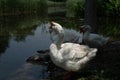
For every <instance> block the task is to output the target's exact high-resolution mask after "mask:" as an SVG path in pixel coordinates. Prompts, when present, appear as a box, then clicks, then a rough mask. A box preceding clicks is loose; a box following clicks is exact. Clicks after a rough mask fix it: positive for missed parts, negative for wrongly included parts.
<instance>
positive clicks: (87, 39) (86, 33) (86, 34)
mask: <svg viewBox="0 0 120 80" xmlns="http://www.w3.org/2000/svg"><path fill="white" fill-rule="evenodd" d="M80 30H81V32H83V42H84V43H85V44H86V45H89V46H90V47H95V48H99V47H102V46H103V45H105V44H106V43H107V42H108V40H109V38H108V37H103V36H102V35H98V34H93V33H90V32H91V27H90V26H89V25H83V26H81V28H80Z"/></svg>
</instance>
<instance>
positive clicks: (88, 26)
mask: <svg viewBox="0 0 120 80" xmlns="http://www.w3.org/2000/svg"><path fill="white" fill-rule="evenodd" d="M87 31H89V32H91V27H90V25H83V26H81V27H80V32H87Z"/></svg>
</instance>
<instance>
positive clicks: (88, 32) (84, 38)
mask: <svg viewBox="0 0 120 80" xmlns="http://www.w3.org/2000/svg"><path fill="white" fill-rule="evenodd" d="M89 35H90V31H86V32H84V33H83V41H84V43H85V42H86V40H88V39H89Z"/></svg>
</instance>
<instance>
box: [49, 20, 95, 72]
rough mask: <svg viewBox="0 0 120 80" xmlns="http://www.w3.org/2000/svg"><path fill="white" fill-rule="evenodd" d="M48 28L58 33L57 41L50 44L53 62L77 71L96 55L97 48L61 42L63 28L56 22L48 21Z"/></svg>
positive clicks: (66, 68) (68, 69)
mask: <svg viewBox="0 0 120 80" xmlns="http://www.w3.org/2000/svg"><path fill="white" fill-rule="evenodd" d="M50 24H51V25H50V27H49V28H50V29H52V30H53V31H55V33H57V34H58V36H59V39H58V41H57V43H52V44H51V45H50V57H51V60H52V61H53V63H54V64H55V65H57V66H59V67H61V68H63V69H65V70H67V71H78V70H80V69H81V68H83V67H84V66H85V64H86V63H87V62H88V61H90V60H91V59H92V58H93V57H95V56H96V52H97V49H96V48H89V47H88V46H85V45H79V44H76V43H63V38H64V30H63V28H62V26H61V25H60V24H58V23H56V22H51V23H50Z"/></svg>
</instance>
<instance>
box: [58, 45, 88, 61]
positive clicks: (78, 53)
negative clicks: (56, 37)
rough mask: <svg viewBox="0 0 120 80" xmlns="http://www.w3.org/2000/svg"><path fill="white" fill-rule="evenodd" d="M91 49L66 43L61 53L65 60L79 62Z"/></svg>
mask: <svg viewBox="0 0 120 80" xmlns="http://www.w3.org/2000/svg"><path fill="white" fill-rule="evenodd" d="M88 51H89V48H88V47H87V46H84V45H79V44H74V43H65V44H63V45H62V48H61V49H60V53H61V55H62V57H63V59H64V60H73V61H76V60H79V59H82V58H83V57H84V56H86V55H87V53H88Z"/></svg>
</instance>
